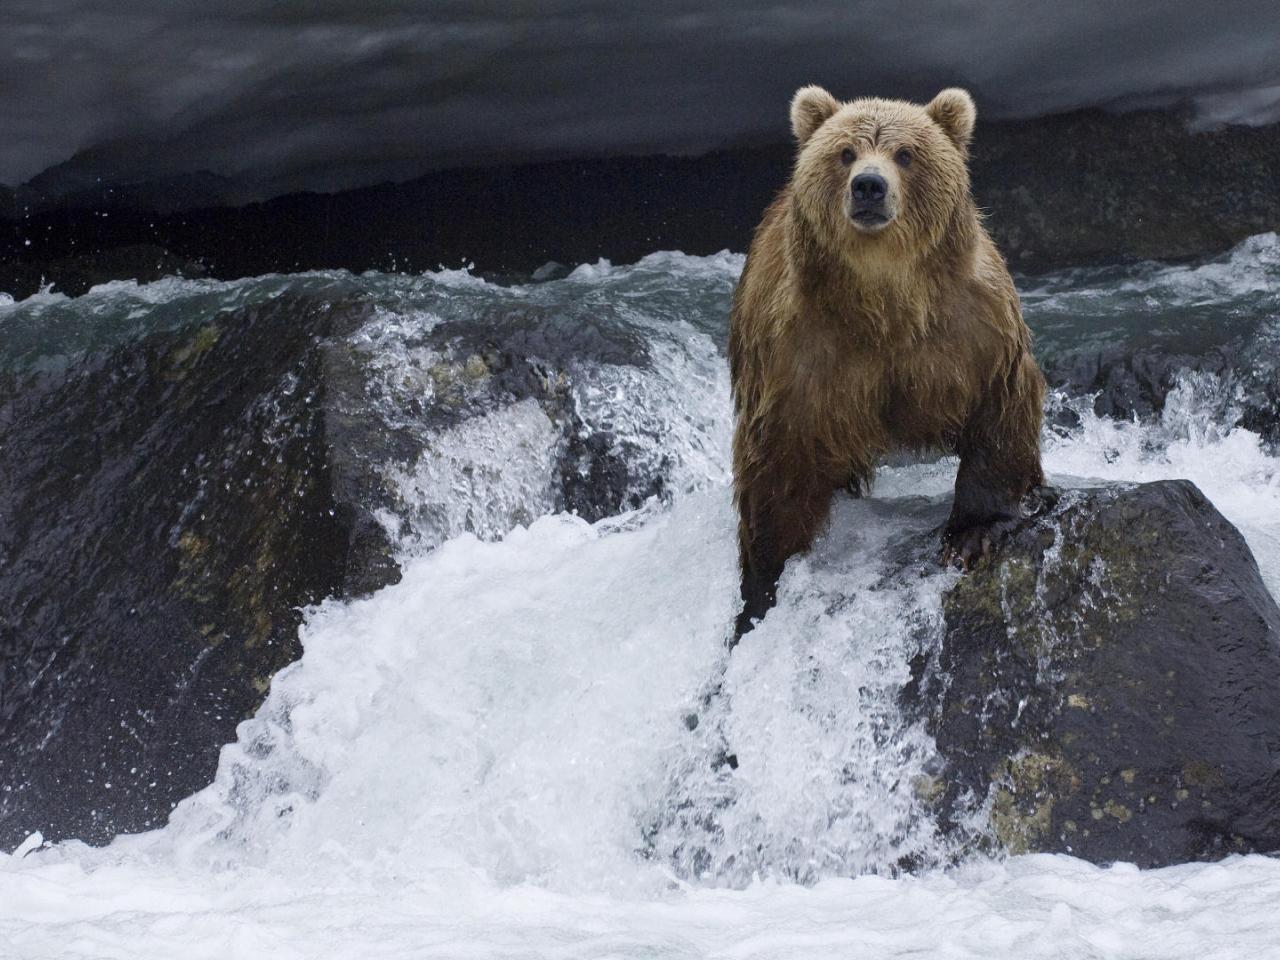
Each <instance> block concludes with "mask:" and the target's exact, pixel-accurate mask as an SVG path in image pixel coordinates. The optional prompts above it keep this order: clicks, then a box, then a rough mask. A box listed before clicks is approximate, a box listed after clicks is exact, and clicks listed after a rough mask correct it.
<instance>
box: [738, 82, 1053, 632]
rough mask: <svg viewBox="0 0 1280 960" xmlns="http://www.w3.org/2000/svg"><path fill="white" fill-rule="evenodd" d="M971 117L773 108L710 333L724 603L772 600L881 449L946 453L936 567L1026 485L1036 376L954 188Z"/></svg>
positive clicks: (868, 475)
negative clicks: (738, 570)
mask: <svg viewBox="0 0 1280 960" xmlns="http://www.w3.org/2000/svg"><path fill="white" fill-rule="evenodd" d="M975 119H976V111H975V108H974V105H973V100H972V98H971V97H970V96H969V94H968V93H966V92H965V91H963V90H958V89H950V90H944V91H942V92H941V93H940V94H938V95H937V96H936V97H935V98H934V99H933V100H932V101H931V102H930V103H929V104H927V105H926V106H918V105H916V104H912V103H906V102H903V101H897V100H879V99H864V100H854V101H851V102H849V103H840V102H839V101H837V100H836V99H835V98H834V97H833V96H831V94H829V93H827V91H825V90H823V89H822V88H820V87H805V88H803V89H801V90H800V91H799V92H797V93H796V95H795V98H794V99H793V100H792V102H791V129H792V131H793V132H794V134H795V138H796V141H797V143H798V148H797V156H796V161H795V167H794V170H793V171H792V175H791V180H790V182H789V183H788V184H787V186H786V187H785V188H784V189H783V190H782V192H781V193H780V194H779V195H778V197H777V199H776V200H775V201H774V202H773V204H772V205H771V206H770V207H769V209H768V210H767V211H766V212H765V215H764V219H763V220H762V221H761V223H760V226H759V227H758V228H757V229H756V233H755V238H754V239H753V241H752V243H751V249H750V251H749V253H748V255H747V261H746V265H745V267H744V268H743V272H742V278H741V280H740V281H739V283H738V287H737V290H736V291H735V293H734V298H733V312H732V317H731V322H730V332H729V361H730V365H731V369H732V379H733V397H734V409H735V412H736V415H737V425H736V429H735V432H734V441H733V464H734V493H735V498H736V500H737V504H738V512H739V528H738V529H739V545H740V551H741V553H740V556H741V563H742V600H743V609H742V613H741V615H740V616H739V617H738V621H737V625H736V633H735V641H734V642H736V640H737V638H739V637H741V636H742V634H743V633H745V632H746V631H748V630H750V629H751V627H752V626H753V623H754V621H755V620H757V619H758V618H760V617H761V616H763V615H764V613H765V612H766V611H767V610H768V609H769V608H770V607H772V606H773V604H774V602H775V592H776V588H777V582H778V577H779V576H780V575H781V574H782V569H783V565H784V564H785V562H786V560H787V558H788V557H790V556H792V555H793V554H796V553H799V552H801V551H804V550H806V549H808V547H809V546H810V544H811V543H812V542H813V539H814V537H815V536H816V535H817V534H818V533H819V532H820V530H821V528H822V527H823V525H824V523H825V522H826V519H827V515H828V511H829V509H830V501H831V496H832V494H833V492H834V491H836V490H837V489H839V488H843V487H848V488H849V489H850V490H851V491H853V492H855V493H856V494H860V493H861V492H865V491H867V490H869V487H870V484H871V480H872V477H873V475H874V470H875V466H876V462H877V460H878V459H879V458H881V457H882V456H883V455H885V454H886V453H889V452H891V451H894V450H904V449H905V450H916V451H923V450H945V451H949V452H953V453H956V454H958V455H959V457H960V468H959V472H958V474H957V476H956V487H955V504H954V506H953V508H952V511H951V515H950V518H949V519H948V521H947V524H946V527H945V530H944V533H943V559H944V561H945V562H959V564H960V565H961V566H963V567H968V566H970V565H971V564H972V563H973V562H974V561H975V560H977V559H978V558H980V557H981V556H983V555H985V554H987V553H988V552H989V551H990V549H991V545H992V542H993V539H994V538H995V537H996V536H998V535H999V534H1000V533H1001V532H1002V531H1003V530H1004V529H1006V528H1007V527H1008V526H1009V525H1010V524H1011V522H1012V521H1013V520H1015V519H1016V518H1017V517H1018V516H1019V515H1020V503H1021V501H1022V499H1023V497H1024V496H1025V495H1026V494H1027V493H1028V492H1029V491H1030V490H1031V489H1032V488H1033V487H1035V486H1037V485H1039V484H1040V483H1042V482H1043V475H1042V472H1041V469H1040V449H1039V438H1040V420H1041V403H1042V400H1043V396H1044V378H1043V377H1042V376H1041V374H1040V370H1039V368H1038V367H1037V366H1036V363H1035V360H1034V358H1033V357H1032V354H1031V335H1030V332H1029V331H1028V329H1027V326H1026V324H1025V323H1023V320H1022V311H1021V309H1020V307H1019V305H1018V295H1017V292H1016V291H1015V289H1014V286H1013V281H1012V279H1011V278H1010V276H1009V271H1008V268H1007V267H1006V266H1005V262H1004V260H1003V258H1002V257H1001V256H1000V254H999V252H997V250H996V248H995V245H994V244H993V243H992V242H991V238H990V237H989V236H988V235H987V232H986V231H985V230H984V229H983V226H982V221H981V218H980V217H979V215H978V210H977V208H976V207H975V206H974V202H973V198H972V196H971V194H970V189H969V171H968V165H967V161H968V150H969V140H970V137H971V136H972V134H973V125H974V120H975Z"/></svg>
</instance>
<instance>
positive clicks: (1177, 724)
mask: <svg viewBox="0 0 1280 960" xmlns="http://www.w3.org/2000/svg"><path fill="white" fill-rule="evenodd" d="M944 612H945V619H946V635H945V638H944V640H943V644H942V648H941V653H940V654H939V662H938V663H937V668H938V675H939V676H940V677H944V678H946V680H945V688H944V689H942V692H941V695H940V698H939V700H938V701H937V703H936V705H935V712H934V714H933V721H932V726H933V729H934V733H935V736H936V738H937V742H938V747H939V750H940V751H941V753H942V755H943V756H944V757H945V759H946V761H947V764H948V766H947V770H946V773H945V774H944V779H945V780H946V782H947V794H946V798H945V799H944V801H943V802H942V804H941V806H942V808H943V810H944V811H946V813H944V820H946V822H947V825H948V826H950V827H956V826H957V825H958V824H959V823H960V822H961V821H962V820H963V819H964V815H965V814H968V813H971V812H972V809H973V807H974V805H975V803H976V804H979V805H981V804H982V803H984V802H989V807H988V809H989V821H990V828H991V829H990V836H991V837H994V839H995V841H996V842H997V844H998V845H1000V846H1003V847H1004V848H1005V849H1007V850H1009V851H1011V852H1015V853H1023V852H1032V851H1047V852H1064V853H1071V854H1074V855H1076V856H1080V857H1084V858H1086V859H1089V860H1092V861H1095V862H1110V861H1117V860H1124V861H1131V862H1134V863H1137V864H1139V865H1141V866H1159V865H1163V864H1169V863H1178V862H1182V861H1187V860H1201V859H1212V858H1215V857H1220V856H1224V855H1226V854H1228V853H1234V852H1243V851H1251V850H1259V851H1273V850H1277V849H1280V611H1278V610H1277V608H1276V604H1275V602H1274V600H1273V599H1272V597H1271V596H1270V594H1269V593H1268V592H1267V589H1266V587H1265V585H1264V584H1263V582H1262V580H1261V577H1260V576H1259V573H1258V568H1257V564H1256V563H1255V561H1254V559H1253V557H1252V555H1251V553H1250V552H1249V549H1248V547H1247V546H1246V544H1245V542H1244V539H1243V538H1242V537H1241V536H1240V534H1239V532H1238V531H1237V530H1236V529H1235V528H1234V527H1233V526H1231V524H1230V523H1228V522H1227V521H1226V520H1225V519H1224V518H1223V517H1222V515H1221V514H1219V513H1218V511H1217V510H1216V509H1214V507H1213V506H1212V505H1211V504H1210V503H1209V502H1208V501H1207V500H1206V499H1205V497H1204V496H1203V495H1202V494H1201V493H1200V491H1199V490H1197V489H1196V487H1195V486H1194V485H1192V484H1191V483H1189V482H1187V481H1163V482H1159V483H1150V484H1143V485H1135V486H1122V487H1108V488H1104V489H1094V490H1076V491H1071V492H1069V493H1067V494H1064V495H1063V496H1062V497H1061V498H1060V499H1059V500H1057V502H1056V503H1054V504H1052V505H1051V506H1050V507H1048V508H1047V509H1046V510H1045V511H1044V512H1042V513H1041V514H1040V515H1039V516H1037V517H1035V518H1033V519H1031V520H1028V521H1027V522H1026V523H1024V524H1023V526H1022V527H1021V528H1019V529H1018V530H1017V531H1015V532H1014V533H1013V534H1012V535H1011V537H1010V538H1009V539H1008V540H1007V541H1006V542H1005V543H1004V544H1003V545H1002V547H1001V549H1000V550H999V552H998V554H997V556H996V557H995V558H994V559H992V560H990V561H986V562H984V563H982V564H981V565H979V567H978V568H977V569H975V570H973V571H971V572H970V573H968V574H967V575H965V576H964V577H963V578H961V579H960V580H959V581H958V582H957V584H956V585H955V587H953V588H952V589H951V590H950V592H949V593H948V595H947V596H946V597H945V600H944Z"/></svg>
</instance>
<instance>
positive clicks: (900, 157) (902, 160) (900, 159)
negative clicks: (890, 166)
mask: <svg viewBox="0 0 1280 960" xmlns="http://www.w3.org/2000/svg"><path fill="white" fill-rule="evenodd" d="M915 158H916V155H915V154H914V153H912V152H911V151H910V150H908V149H907V148H906V147H903V148H902V149H901V150H899V151H898V152H897V153H895V154H894V155H893V159H894V161H895V162H896V163H897V164H898V166H900V167H909V166H911V161H912V160H914V159H915Z"/></svg>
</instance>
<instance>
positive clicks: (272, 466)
mask: <svg viewBox="0 0 1280 960" xmlns="http://www.w3.org/2000/svg"><path fill="white" fill-rule="evenodd" d="M441 309H442V311H443V310H444V307H443V306H442V308H441ZM373 313H374V310H373V308H372V307H370V306H368V305H367V304H364V303H357V302H354V301H350V302H348V301H343V300H341V299H338V300H337V301H336V302H334V301H331V300H330V299H328V298H326V299H323V300H322V299H320V298H315V297H306V296H285V297H280V298H277V299H273V300H270V301H268V302H266V303H265V304H262V305H256V306H251V307H244V308H239V309H237V310H231V311H228V312H222V313H215V314H213V315H212V317H211V318H210V319H208V320H201V321H199V322H197V323H195V324H194V325H191V324H188V325H186V326H183V327H181V328H180V329H176V330H169V331H165V332H156V333H152V334H150V335H148V336H145V337H143V338H142V339H140V340H133V341H130V342H127V343H124V344H123V345H120V346H118V347H115V348H114V349H109V350H104V351H100V352H90V353H89V354H87V355H77V356H76V357H74V358H71V364H70V366H69V367H67V368H65V369H63V368H61V367H59V366H58V365H57V364H51V365H49V366H48V367H47V368H46V367H36V368H33V369H36V370H42V371H43V372H30V371H27V372H24V370H25V368H23V369H17V368H15V369H8V370H6V369H4V368H3V367H0V756H2V757H3V758H4V762H3V763H0V848H8V847H12V846H14V845H16V844H17V843H18V842H20V841H21V840H22V839H23V838H24V837H25V836H26V835H27V834H28V833H29V832H30V831H32V830H37V829H38V830H40V831H42V832H43V833H44V835H45V837H46V838H48V839H57V838H61V837H68V836H74V837H77V838H80V839H82V840H86V841H88V842H94V843H97V842H105V841H107V840H109V839H110V838H111V837H112V836H114V835H115V834H117V833H120V832H129V831H136V830H141V829H144V828H148V827H153V826H157V825H160V824H162V823H163V822H164V820H165V818H166V816H167V814H168V813H169V811H170V810H171V809H172V807H173V806H174V805H175V804H176V803H177V802H178V801H179V800H181V799H182V798H183V797H185V796H187V795H189V794H191V793H192V792H193V791H195V790H197V789H199V788H200V787H202V786H203V785H205V784H206V783H207V782H208V781H209V780H210V779H211V777H212V774H213V772H214V770H215V767H216V763H217V757H218V751H219V749H220V748H221V746H222V745H223V744H224V743H227V742H229V741H231V740H234V739H235V727H236V724H237V723H239V722H240V721H241V720H243V719H245V718H246V717H247V716H249V715H250V714H251V713H252V712H253V711H254V710H255V709H256V708H257V706H258V705H259V704H260V703H261V700H262V698H263V696H264V695H265V693H266V691H267V688H268V685H269V683H270V680H271V677H272V676H273V674H274V673H275V671H276V670H278V669H279V668H281V667H283V666H285V665H286V664H288V663H290V662H292V661H293V660H295V659H296V658H297V657H298V655H299V654H300V649H299V646H298V638H297V631H298V626H299V624H300V623H301V619H302V614H301V608H303V607H305V606H306V605H308V604H314V603H317V602H319V601H321V600H323V599H325V598H327V597H351V596H358V595H361V594H364V593H368V592H370V591H373V590H376V589H378V588H380V587H382V586H384V585H386V584H388V583H392V582H395V581H396V580H398V579H399V567H398V564H397V562H396V559H395V556H396V553H397V549H398V547H397V545H396V544H394V543H393V542H392V538H391V537H390V536H389V534H388V532H387V530H386V528H385V527H384V524H383V522H381V521H380V519H379V516H378V515H377V514H378V513H380V514H381V515H382V516H384V517H385V516H398V517H399V518H400V520H401V522H402V524H403V527H404V529H405V531H406V532H408V533H410V534H411V535H416V540H415V542H416V543H417V544H418V545H424V546H426V547H430V546H432V545H433V544H434V543H436V542H439V540H440V539H443V538H444V537H445V536H449V535H453V534H454V533H457V532H460V530H457V529H451V528H448V527H447V526H437V527H433V526H432V520H433V516H434V515H433V511H435V510H439V511H447V509H448V508H449V507H450V506H451V504H449V503H438V504H437V503H425V504H424V503H405V502H402V499H401V496H400V493H399V491H398V488H397V486H396V484H395V483H394V482H393V481H392V480H391V479H390V478H389V468H393V467H394V468H399V469H411V468H412V467H413V465H414V464H415V463H416V462H417V461H418V459H419V458H420V457H422V456H423V455H424V454H425V453H427V452H429V451H430V450H431V449H432V448H433V446H434V445H435V444H436V443H437V441H438V440H439V439H440V438H441V437H442V436H443V434H444V433H445V432H446V431H449V430H451V429H453V428H455V427H458V426H459V425H462V424H465V423H466V422H468V421H471V420H473V419H475V418H479V417H484V416H486V415H488V414H494V413H497V414H501V412H502V411H504V410H506V409H507V408H509V407H510V406H511V405H512V404H515V403H520V402H529V401H533V402H535V403H536V404H537V405H538V407H539V408H540V409H541V411H542V412H543V413H545V414H546V417H547V421H548V431H549V433H550V435H551V438H552V439H551V441H550V443H551V446H553V447H554V448H555V449H554V450H552V451H551V456H552V459H553V465H552V467H551V468H549V469H550V470H551V471H552V472H551V473H550V474H549V475H548V476H547V478H546V483H547V485H548V489H550V490H552V491H553V494H554V499H553V500H552V502H550V503H549V504H548V507H549V508H550V509H557V510H563V509H573V510H577V511H578V512H579V513H580V514H581V515H583V516H585V517H587V518H588V519H591V520H595V519H599V518H600V517H604V516H608V515H613V514H616V513H618V512H620V511H621V510H623V509H625V508H626V507H629V506H638V505H639V503H640V502H642V501H643V499H644V498H645V497H647V496H649V495H652V494H660V493H662V492H663V491H664V490H665V489H666V484H665V481H664V477H663V474H662V471H663V470H664V469H665V468H666V467H667V466H668V465H667V464H665V463H663V462H661V461H660V462H657V463H656V464H654V465H650V466H646V465H645V463H641V462H639V459H638V458H637V457H635V456H634V455H633V454H634V450H632V449H630V447H629V446H628V444H633V443H634V442H635V441H634V438H627V439H622V438H618V437H615V436H614V435H613V434H612V433H611V432H610V431H608V430H600V429H593V428H592V427H591V425H589V424H586V423H584V422H583V420H582V418H581V416H580V415H579V413H578V412H577V409H576V407H575V404H574V403H573V401H572V397H571V387H572V384H573V382H574V379H575V377H578V376H580V375H583V372H584V371H586V370H588V369H589V368H592V367H593V365H594V366H595V367H598V366H599V365H601V364H605V365H608V364H619V365H626V364H633V365H635V364H644V363H646V362H647V352H646V347H645V343H644V341H643V340H642V339H641V338H639V337H638V335H636V334H634V333H628V332H625V330H623V328H622V327H621V326H620V325H619V327H618V329H617V330H614V329H612V328H611V327H610V326H609V325H607V324H601V325H599V326H597V327H593V326H592V325H590V324H588V323H582V322H578V321H577V320H576V319H575V320H574V321H573V322H567V321H565V320H564V318H563V317H562V315H561V314H562V311H556V310H549V309H548V310H540V309H535V308H532V307H531V308H530V309H529V310H526V311H523V312H507V313H496V314H494V315H484V316H470V317H469V318H466V319H463V318H454V319H449V320H446V321H444V322H440V323H437V324H425V325H424V326H423V328H422V332H421V333H420V334H413V335H411V336H410V339H409V340H408V341H407V342H406V343H404V344H403V347H404V353H403V354H400V353H393V354H392V355H391V356H388V355H386V354H384V353H381V352H379V351H378V350H377V349H376V348H374V347H371V346H369V345H368V344H367V343H364V342H362V341H361V337H360V336H359V334H360V332H361V331H363V330H364V329H366V325H367V324H368V323H369V321H370V318H371V316H373ZM388 363H390V366H389V367H388V366H387V364H388ZM49 369H56V370H57V372H49ZM557 438H558V439H557ZM655 443H656V440H655ZM460 469H461V470H463V471H466V470H468V469H470V468H469V466H468V465H467V464H463V465H462V466H461V468H460ZM653 471H656V473H655V472H653ZM443 486H444V489H443V490H442V492H441V493H440V497H442V498H445V499H452V500H456V499H457V498H458V496H459V494H457V493H456V492H455V485H453V484H447V483H446V484H444V485H443ZM470 506H471V507H472V508H473V509H474V512H475V514H476V515H477V517H475V518H473V516H472V513H471V512H467V514H466V517H467V520H466V522H467V523H468V524H471V523H472V521H473V519H474V520H475V526H474V527H471V526H468V529H474V530H475V532H478V533H481V534H482V535H483V534H485V533H486V529H487V528H486V526H485V524H484V522H483V516H479V515H481V514H483V511H484V510H485V509H486V508H488V504H486V503H485V502H483V501H481V502H476V503H474V504H471V505H470ZM532 519H534V518H533V517H531V516H528V517H520V518H516V520H517V521H518V522H528V521H530V520H532ZM501 522H502V518H501V517H499V518H498V519H497V520H496V521H493V523H490V524H489V526H490V527H492V526H493V524H494V523H498V524H500V523H501ZM419 527H420V529H418V528H419ZM505 529H507V528H502V529H499V530H498V531H497V532H498V533H501V532H505ZM488 532H489V533H492V532H493V531H492V530H488ZM410 539H414V538H413V537H412V536H411V537H410Z"/></svg>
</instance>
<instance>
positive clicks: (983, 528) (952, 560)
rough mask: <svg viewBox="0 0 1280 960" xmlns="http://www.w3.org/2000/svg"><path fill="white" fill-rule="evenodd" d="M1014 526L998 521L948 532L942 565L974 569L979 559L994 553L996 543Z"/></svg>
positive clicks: (944, 538) (943, 546)
mask: <svg viewBox="0 0 1280 960" xmlns="http://www.w3.org/2000/svg"><path fill="white" fill-rule="evenodd" d="M1012 527H1013V524H1012V523H1009V522H998V523H992V524H976V525H974V526H972V527H967V528H965V529H964V530H957V531H955V532H948V533H947V534H945V535H944V536H943V538H942V565H943V566H944V567H951V566H955V567H959V568H960V569H961V570H964V571H966V572H968V571H969V570H972V569H973V568H974V567H976V566H977V565H978V562H979V561H981V560H983V559H986V558H988V557H990V556H991V555H992V553H993V552H994V551H995V547H996V544H998V543H999V542H1000V540H1001V538H1002V537H1003V536H1004V534H1006V533H1008V531H1009V530H1010V529H1012Z"/></svg>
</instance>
